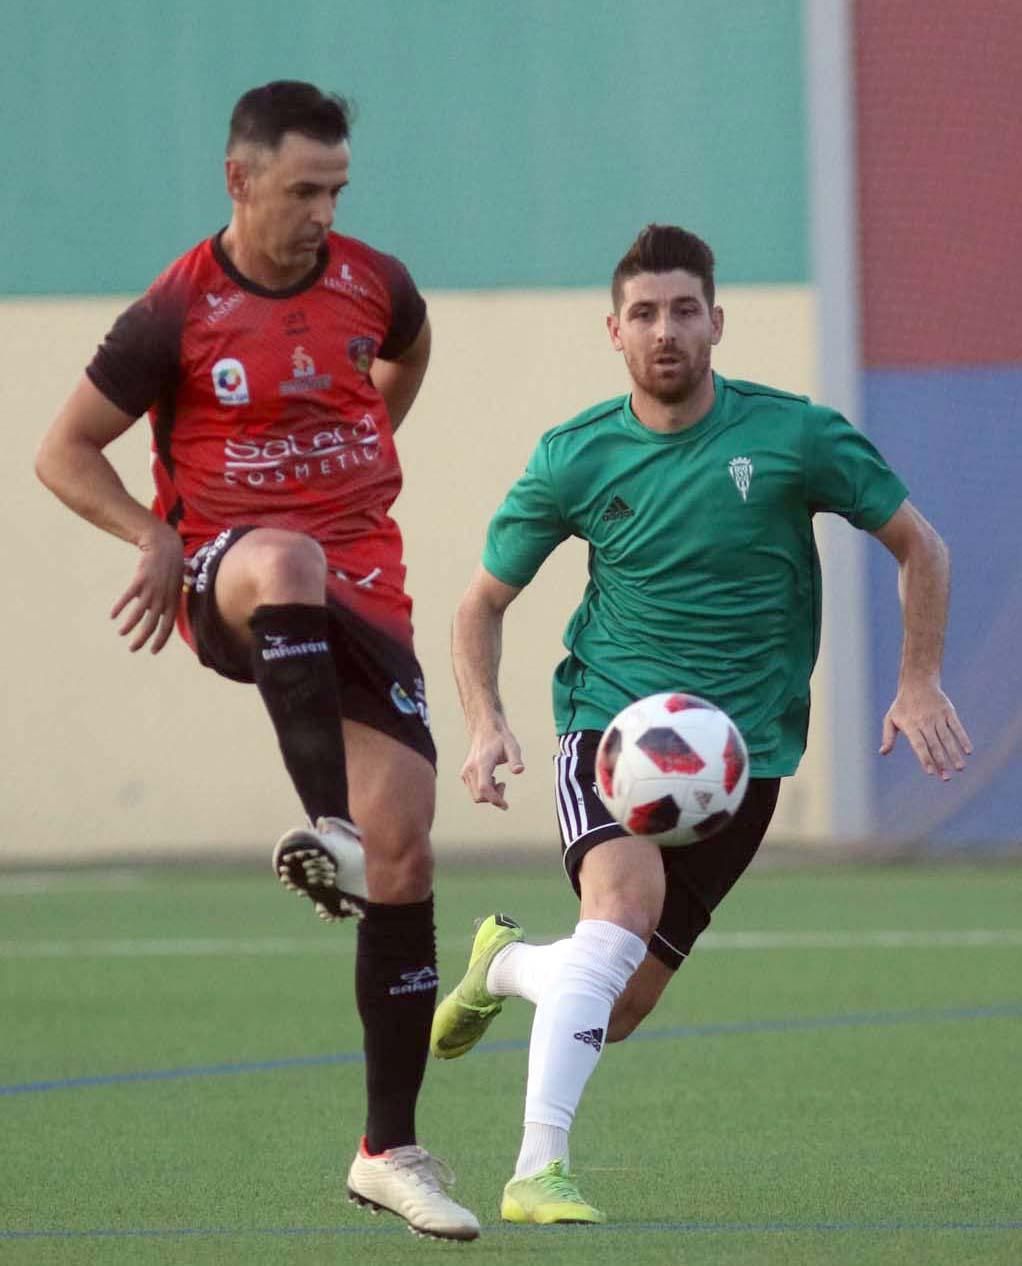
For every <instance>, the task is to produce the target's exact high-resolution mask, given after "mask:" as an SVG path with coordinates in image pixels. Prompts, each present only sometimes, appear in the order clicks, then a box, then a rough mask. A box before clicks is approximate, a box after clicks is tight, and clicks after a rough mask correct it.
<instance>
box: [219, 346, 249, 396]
mask: <svg viewBox="0 0 1022 1266" xmlns="http://www.w3.org/2000/svg"><path fill="white" fill-rule="evenodd" d="M212 373H213V390H214V391H215V392H216V398H217V399H218V400H219V401H220V403H221V404H248V401H249V395H248V378H247V377H246V376H245V366H244V365H243V364H242V363H241V361H240V360H235V359H234V357H233V356H226V357H224V359H223V360H218V361H217V363H216V364H215V365H214V366H213V370H212Z"/></svg>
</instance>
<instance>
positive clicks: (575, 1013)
mask: <svg viewBox="0 0 1022 1266" xmlns="http://www.w3.org/2000/svg"><path fill="white" fill-rule="evenodd" d="M561 944H563V943H561ZM645 955H646V946H645V944H644V943H643V942H642V941H641V940H640V939H639V938H638V937H637V936H636V935H635V934H634V933H632V932H629V931H627V930H626V929H625V928H622V927H618V925H617V924H616V923H610V922H608V921H607V920H605V919H583V920H582V921H581V922H580V923H578V924H577V926H576V928H575V932H574V934H573V935H572V937H571V939H570V940H569V941H568V942H567V943H566V944H565V945H564V948H563V949H562V950H561V951H560V952H559V954H558V956H557V959H556V960H555V961H554V963H553V964H552V969H551V972H550V976H549V978H548V980H547V984H546V987H545V988H544V990H543V992H542V994H541V995H540V998H539V1001H538V1003H537V1005H536V1015H535V1018H534V1020H533V1023H532V1037H531V1039H530V1041H529V1078H528V1083H527V1086H526V1091H525V1136H524V1138H523V1140H522V1151H521V1152H520V1153H519V1158H518V1165H517V1166H516V1169H515V1177H516V1178H522V1177H524V1176H525V1175H526V1174H534V1173H536V1171H537V1170H539V1169H542V1168H543V1167H544V1166H545V1165H547V1164H549V1163H550V1161H552V1160H557V1159H559V1158H563V1157H565V1156H566V1155H567V1148H566V1143H567V1132H568V1131H569V1130H570V1129H571V1123H572V1121H573V1120H574V1118H575V1111H576V1109H577V1108H578V1104H579V1100H580V1099H581V1098H582V1091H583V1090H584V1089H585V1086H586V1082H587V1081H588V1080H589V1078H590V1076H591V1075H592V1072H593V1069H595V1067H596V1063H597V1060H598V1059H599V1058H600V1053H601V1051H602V1050H603V1047H604V1045H605V1039H606V1033H607V1021H608V1020H609V1018H610V1012H611V1008H612V1007H613V1005H614V1002H615V1001H616V999H617V998H618V996H619V995H620V994H621V992H622V990H623V989H624V987H625V985H627V984H628V981H629V980H630V979H631V976H632V973H633V972H634V971H635V969H636V968H637V967H638V966H639V964H640V963H641V962H642V960H643V958H644V957H645ZM533 1125H538V1126H552V1127H554V1128H553V1129H552V1130H546V1131H544V1130H535V1131H530V1126H533ZM561 1132H563V1138H562V1134H561ZM559 1147H560V1148H562V1150H560V1151H558V1150H557V1149H558V1148H559Z"/></svg>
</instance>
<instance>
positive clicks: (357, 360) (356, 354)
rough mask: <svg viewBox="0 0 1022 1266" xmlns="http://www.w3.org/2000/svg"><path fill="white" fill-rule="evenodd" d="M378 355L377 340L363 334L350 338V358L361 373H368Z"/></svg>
mask: <svg viewBox="0 0 1022 1266" xmlns="http://www.w3.org/2000/svg"><path fill="white" fill-rule="evenodd" d="M375 357H376V340H375V339H374V338H369V337H368V336H367V335H363V336H361V337H359V338H352V339H349V340H348V359H349V360H350V361H351V363H352V364H353V365H354V366H355V368H356V369H357V370H358V372H359V373H360V374H368V373H369V370H370V369H371V368H372V366H373V360H374V359H375Z"/></svg>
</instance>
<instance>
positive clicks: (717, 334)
mask: <svg viewBox="0 0 1022 1266" xmlns="http://www.w3.org/2000/svg"><path fill="white" fill-rule="evenodd" d="M710 329H711V334H710V344H711V346H713V347H716V346H717V344H718V343H719V342H720V340H721V339H722V338H723V337H724V309H723V308H720V307H715V308H711V309H710Z"/></svg>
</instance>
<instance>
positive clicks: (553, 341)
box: [0, 287, 829, 863]
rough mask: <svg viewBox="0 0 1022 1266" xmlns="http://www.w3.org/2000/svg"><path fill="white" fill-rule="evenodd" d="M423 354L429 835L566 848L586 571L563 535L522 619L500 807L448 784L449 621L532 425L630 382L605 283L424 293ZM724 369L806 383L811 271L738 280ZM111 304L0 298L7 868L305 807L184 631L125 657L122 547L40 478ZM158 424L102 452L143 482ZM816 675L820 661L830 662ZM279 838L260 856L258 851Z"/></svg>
mask: <svg viewBox="0 0 1022 1266" xmlns="http://www.w3.org/2000/svg"><path fill="white" fill-rule="evenodd" d="M429 298H430V310H431V314H432V320H433V325H434V332H435V351H434V358H433V365H432V368H431V371H430V375H429V378H428V380H427V384H426V386H425V388H424V390H423V393H422V396H421V398H420V402H419V404H418V405H417V406H416V409H415V410H414V412H413V414H412V416H411V418H410V419H409V421H408V423H407V425H406V428H405V429H404V430H402V432H401V434H400V436H399V448H400V451H401V455H402V461H403V464H404V468H405V480H406V485H405V491H404V492H403V493H402V496H401V498H400V500H399V501H398V503H397V507H396V514H397V518H398V520H399V522H400V523H401V525H402V528H403V530H404V533H405V539H406V551H407V561H408V568H409V585H410V589H411V592H412V594H413V596H414V598H415V600H416V606H415V625H416V640H417V648H418V653H419V657H420V659H421V660H422V662H423V665H424V667H425V670H426V676H427V685H428V688H429V694H430V702H431V707H432V714H433V718H434V729H435V735H436V739H437V744H438V747H439V750H440V769H439V797H438V801H439V807H438V813H437V822H436V830H435V836H434V838H435V840H436V843H437V849H438V852H440V853H441V854H442V853H443V852H445V851H451V850H456V849H462V848H465V849H471V850H478V849H490V848H494V849H502V850H504V849H513V848H519V847H520V848H529V847H544V846H553V843H554V841H555V839H556V835H555V830H554V819H553V812H552V791H551V785H552V783H551V772H552V771H551V756H552V754H553V751H554V741H553V737H552V729H551V725H550V718H549V679H550V673H551V671H552V669H553V666H554V664H555V662H556V661H557V659H558V658H559V657H560V655H561V653H562V651H561V645H560V636H561V632H562V629H563V627H564V624H565V621H566V620H567V617H568V615H569V613H570V611H571V609H572V607H573V605H574V603H575V602H576V601H577V598H578V595H579V594H580V593H581V589H582V586H583V583H584V575H585V551H584V548H583V547H582V546H581V545H580V544H579V543H578V542H569V543H568V544H566V545H565V546H563V547H562V548H561V549H560V550H559V551H558V552H557V553H556V554H555V555H554V556H553V558H551V559H550V560H549V562H548V563H547V565H546V566H545V568H544V569H543V571H542V572H541V573H540V575H539V577H538V578H537V579H536V581H535V582H534V584H533V585H532V586H530V587H529V589H527V590H526V591H525V593H524V594H523V595H522V597H521V598H520V599H519V600H518V601H517V602H516V604H515V606H514V607H513V608H512V609H511V611H510V613H509V616H508V626H507V637H506V652H505V662H504V670H503V679H502V689H503V695H504V699H505V703H506V706H507V708H508V711H509V714H510V718H511V721H512V725H513V727H514V728H515V730H516V732H517V734H518V736H519V738H520V739H521V741H522V743H523V746H524V750H525V759H526V772H525V773H524V774H523V775H522V776H521V777H520V778H519V779H517V780H516V782H515V785H514V786H513V787H512V788H511V791H510V794H511V799H512V809H511V811H510V812H508V813H506V814H502V813H499V812H497V811H496V810H493V809H490V808H488V807H482V806H474V805H472V804H471V803H470V802H469V801H468V798H467V796H466V795H465V793H464V791H463V789H462V787H461V784H460V782H459V781H458V768H459V766H460V762H461V759H462V756H463V752H464V736H463V729H462V724H461V717H460V711H459V709H458V705H457V699H456V694H455V691H454V686H453V682H452V680H451V675H450V671H449V668H448V656H447V641H448V632H449V625H450V616H451V612H452V610H453V607H454V604H455V602H456V601H457V598H458V595H459V594H460V592H461V590H462V588H463V587H464V585H465V583H466V581H467V579H468V577H469V575H470V574H471V572H472V569H473V568H474V566H475V564H476V562H477V559H478V556H479V551H480V547H481V543H482V536H483V531H484V529H485V525H486V521H487V518H488V516H489V514H490V513H491V511H492V510H493V508H494V507H495V506H496V504H497V502H498V501H499V500H500V497H501V495H502V493H503V491H504V489H505V488H506V486H507V485H508V484H509V483H510V482H511V481H512V480H513V479H514V478H515V477H516V476H517V475H518V473H519V472H520V470H521V468H522V467H523V466H524V464H525V461H526V458H527V456H528V454H529V452H530V450H531V448H532V446H533V444H534V442H535V440H536V437H537V436H538V435H539V434H540V432H541V431H543V430H545V429H547V428H548V427H550V426H552V425H555V424H556V423H557V422H560V421H562V420H563V419H565V418H567V417H569V416H571V415H572V414H573V413H576V412H578V411H579V410H580V409H582V408H585V407H586V406H587V405H589V404H591V403H593V402H594V401H597V400H600V399H603V398H606V397H608V396H611V395H615V394H617V393H619V392H621V391H623V390H624V389H625V385H624V377H623V374H622V367H621V363H620V360H619V358H618V357H617V355H616V354H615V353H614V352H613V351H612V350H611V348H610V346H609V343H608V341H607V337H606V334H605V332H604V328H603V319H604V315H605V309H606V298H605V295H604V293H603V292H602V291H588V290H587V291H577V290H573V291H564V292H554V293H550V292H547V293H544V294H538V293H535V292H530V293H510V292H500V293H479V294H434V295H431V296H429ZM721 298H722V302H723V304H724V306H725V310H726V312H727V318H728V323H727V328H726V331H725V337H724V342H723V344H722V345H721V347H720V349H719V352H718V355H717V361H716V363H717V365H718V367H719V368H720V369H721V371H722V372H723V373H725V374H730V375H733V376H736V377H743V378H749V379H753V380H757V379H758V380H761V381H766V382H769V383H772V384H774V385H776V386H780V387H784V388H787V389H789V390H794V391H807V392H809V391H811V390H812V386H813V383H812V378H811V372H812V371H811V367H812V365H813V363H814V353H815V349H814V338H813V328H814V327H813V303H812V297H811V295H810V293H809V292H807V291H806V290H804V289H802V288H795V287H792V288H784V287H775V288H767V289H757V290H734V289H733V290H725V291H724V292H723V293H722V296H721ZM122 306H123V304H122V303H121V302H118V301H110V300H105V299H104V300H78V301H66V300H55V299H44V300H33V301H18V302H7V303H3V304H0V380H2V381H3V382H4V384H5V409H4V414H5V422H6V430H7V432H8V436H9V440H8V448H9V457H10V460H9V462H8V467H7V469H8V477H7V488H6V497H5V498H4V500H3V502H2V505H0V515H2V516H3V528H4V530H3V539H4V541H5V542H6V558H5V567H4V569H5V573H6V580H7V586H6V591H7V602H6V604H5V605H6V611H5V618H4V622H3V635H2V646H3V659H4V670H5V671H4V677H3V679H2V682H3V684H2V691H3V704H4V708H3V713H4V721H5V724H4V729H3V737H2V743H3V747H2V756H3V768H4V771H5V780H4V791H3V816H2V827H3V831H2V835H0V863H3V862H15V861H16V862H19V863H20V862H27V861H31V860H32V859H40V860H58V859H62V858H77V857H82V856H92V855H97V854H100V855H103V854H110V855H139V854H146V855H155V854H176V853H183V852H185V851H203V850H209V849H211V848H214V849H216V850H218V851H221V852H223V851H228V852H231V851H244V850H247V849H252V848H255V849H259V850H261V851H263V852H264V853H265V852H267V849H268V846H269V845H270V844H271V843H272V841H273V840H274V839H275V838H276V836H277V835H278V834H279V833H280V832H281V831H283V830H285V829H286V828H287V827H289V826H291V825H294V824H295V823H296V822H298V821H299V820H300V817H301V813H300V809H299V807H298V804H297V800H296V798H295V796H294V793H293V791H292V790H291V788H290V785H289V783H288V781H287V778H286V776H285V774H284V773H283V771H282V769H281V767H280V762H279V759H278V756H277V751H276V743H275V740H274V737H273V734H272V731H271V729H270V726H269V724H268V722H267V721H266V719H265V717H264V715H263V713H262V710H261V705H260V703H259V699H258V696H257V695H256V693H255V691H254V690H252V689H251V688H246V687H243V686H238V685H235V684H232V683H229V682H226V681H223V680H221V679H219V678H217V677H216V676H215V675H214V674H213V673H210V672H207V671H205V670H202V669H200V668H199V667H198V666H197V664H196V663H195V662H194V661H193V660H192V657H191V654H190V652H188V651H187V650H186V649H185V648H184V647H183V645H181V644H180V642H178V641H177V640H176V639H175V641H174V642H173V643H172V644H171V645H170V646H169V647H168V648H167V650H166V651H164V652H163V653H162V654H161V655H159V656H157V657H155V658H154V657H152V656H151V655H149V654H148V653H147V652H143V653H141V654H139V655H136V656H132V655H130V654H129V653H128V652H127V650H126V648H125V646H124V645H123V643H121V642H120V641H119V639H118V638H117V636H116V634H115V632H114V628H113V626H112V624H111V622H110V621H109V619H108V613H109V609H110V606H111V605H112V603H113V601H114V599H115V598H116V597H117V595H118V594H119V593H120V592H121V591H122V590H123V588H124V587H125V586H126V584H127V582H128V579H129V577H130V574H131V571H132V567H133V560H132V554H131V550H130V549H129V548H128V547H127V546H125V545H123V544H121V543H120V542H118V541H115V540H113V539H112V538H108V537H104V536H103V535H102V534H100V533H99V532H97V531H95V530H94V529H92V528H90V527H88V526H87V525H86V524H84V523H81V522H80V521H78V520H76V519H75V518H74V517H73V516H72V515H71V514H69V513H68V512H67V511H66V510H64V509H62V508H61V507H60V506H59V505H58V504H57V503H56V502H55V501H54V500H53V499H52V498H51V497H50V496H49V494H48V493H46V492H45V490H43V489H42V487H41V485H39V484H37V483H36V482H35V480H34V478H33V476H32V473H31V464H32V454H33V451H34V448H35V445H36V442H37V439H38V437H39V435H40V434H41V432H42V430H43V429H44V427H45V426H46V425H47V423H48V422H49V420H50V418H51V417H52V416H53V414H54V412H55V411H56V409H57V408H58V407H59V405H60V403H61V401H62V399H63V398H64V397H65V395H66V394H67V392H68V391H69V389H70V387H71V386H72V385H73V383H74V381H75V380H76V378H77V376H78V374H79V372H80V370H81V367H82V365H83V364H84V363H85V362H86V361H87V360H88V358H89V357H90V355H91V353H92V350H93V348H94V346H95V344H96V343H97V341H98V340H99V338H100V337H101V336H102V334H103V333H104V331H105V330H106V328H107V326H108V325H109V323H110V321H111V319H112V318H113V316H114V315H115V314H116V313H117V312H118V311H119V310H120V308H121V307H122ZM147 441H148V428H147V426H146V425H145V424H144V423H142V424H139V425H138V426H136V427H135V428H134V429H133V430H132V431H131V432H129V434H128V435H126V436H124V437H123V438H122V439H121V440H120V441H118V443H117V444H116V445H115V446H114V448H113V449H112V450H111V454H112V456H113V457H114V460H115V462H116V464H117V465H118V468H119V469H120V470H121V472H122V475H123V477H124V479H125V482H126V483H127V484H128V486H129V488H130V489H131V490H132V491H133V492H134V493H135V494H136V495H137V496H139V497H140V498H141V499H143V500H146V501H148V499H149V486H148V474H147V460H148V442H147ZM825 671H826V663H825V662H824V663H823V664H822V665H821V668H820V669H819V670H818V673H819V672H825ZM825 735H826V723H825V718H824V717H823V716H822V715H821V714H820V712H819V710H817V713H816V714H815V715H814V724H813V733H812V736H811V744H810V752H809V754H808V757H807V759H806V761H805V762H804V765H803V769H802V770H801V771H800V773H799V775H798V777H797V778H796V779H794V780H789V782H788V783H787V784H786V786H785V791H784V795H783V798H782V804H781V809H780V812H779V814H778V818H777V819H776V823H775V826H774V828H773V831H772V836H773V838H781V839H784V840H805V841H807V842H808V841H811V840H814V839H818V838H819V837H820V836H821V835H823V834H825V833H826V830H827V827H828V824H829V819H828V810H829V804H828V793H827V778H826V769H827V760H828V753H827V751H826V749H825V747H824V740H825ZM267 855H268V853H267Z"/></svg>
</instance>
